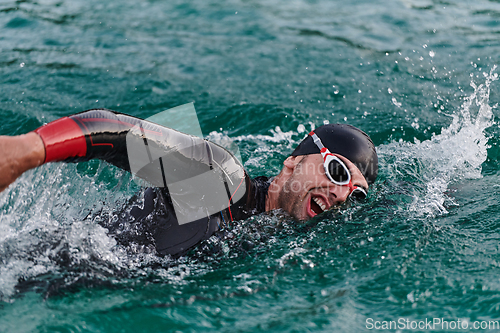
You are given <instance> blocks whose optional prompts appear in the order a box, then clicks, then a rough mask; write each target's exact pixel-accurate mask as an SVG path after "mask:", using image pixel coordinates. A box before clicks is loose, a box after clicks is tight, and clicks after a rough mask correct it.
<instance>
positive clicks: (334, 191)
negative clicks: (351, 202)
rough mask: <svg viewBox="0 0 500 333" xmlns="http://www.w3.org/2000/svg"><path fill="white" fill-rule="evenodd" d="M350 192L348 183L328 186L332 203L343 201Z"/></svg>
mask: <svg viewBox="0 0 500 333" xmlns="http://www.w3.org/2000/svg"><path fill="white" fill-rule="evenodd" d="M349 194H351V188H350V187H349V186H348V185H334V186H333V187H331V188H330V196H331V197H332V205H335V204H340V203H343V202H344V201H346V200H347V198H348V197H349Z"/></svg>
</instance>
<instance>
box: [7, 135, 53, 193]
mask: <svg viewBox="0 0 500 333" xmlns="http://www.w3.org/2000/svg"><path fill="white" fill-rule="evenodd" d="M44 160H45V148H44V145H43V141H42V139H41V138H40V137H39V136H38V134H36V133H35V132H30V133H28V134H24V135H18V136H0V192H1V191H3V190H5V189H6V188H7V187H8V186H9V185H10V184H12V183H13V182H14V181H15V180H16V179H17V177H19V176H20V175H22V174H23V172H25V171H28V170H30V169H33V168H36V167H37V166H39V165H42V164H43V161H44Z"/></svg>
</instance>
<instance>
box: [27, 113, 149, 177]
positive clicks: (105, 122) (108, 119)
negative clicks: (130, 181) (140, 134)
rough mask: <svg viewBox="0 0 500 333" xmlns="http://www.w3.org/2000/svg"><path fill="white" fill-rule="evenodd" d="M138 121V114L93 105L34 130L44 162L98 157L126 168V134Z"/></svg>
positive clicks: (139, 121) (128, 168)
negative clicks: (95, 107) (93, 106)
mask: <svg viewBox="0 0 500 333" xmlns="http://www.w3.org/2000/svg"><path fill="white" fill-rule="evenodd" d="M140 124H141V120H140V119H138V118H134V117H131V116H127V115H124V114H120V113H117V112H114V111H111V110H106V109H95V110H89V111H85V112H82V113H78V114H75V115H72V116H69V117H64V118H61V119H58V120H56V121H53V122H50V123H48V124H46V125H44V126H42V127H40V128H38V129H36V130H35V132H36V133H37V134H38V135H39V136H40V137H41V138H42V141H43V143H44V146H45V161H44V162H45V163H47V162H58V161H64V162H81V161H88V160H91V159H94V158H98V159H101V160H104V161H107V162H109V163H111V164H113V165H115V166H117V167H119V168H122V169H124V170H127V171H130V165H129V160H128V155H127V147H126V136H127V134H128V133H129V131H130V129H131V128H133V127H134V126H140Z"/></svg>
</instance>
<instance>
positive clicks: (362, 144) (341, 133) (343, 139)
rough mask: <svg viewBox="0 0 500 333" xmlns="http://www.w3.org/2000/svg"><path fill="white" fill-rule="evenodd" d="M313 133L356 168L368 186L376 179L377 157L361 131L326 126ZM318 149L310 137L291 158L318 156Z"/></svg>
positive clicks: (347, 126) (344, 126) (334, 125)
mask: <svg viewBox="0 0 500 333" xmlns="http://www.w3.org/2000/svg"><path fill="white" fill-rule="evenodd" d="M314 133H316V135H317V136H318V137H319V138H320V139H321V141H322V142H323V145H325V147H326V148H328V149H329V150H330V151H331V152H332V153H334V154H339V155H342V156H344V157H345V158H347V159H348V160H350V161H351V162H352V163H354V165H356V166H357V167H358V169H359V170H360V171H361V173H362V174H363V176H364V177H365V178H366V181H367V182H368V185H370V184H373V183H374V182H375V179H376V178H377V172H378V157H377V152H376V150H375V146H374V144H373V142H372V140H371V139H370V137H369V136H368V135H367V134H366V133H365V132H363V131H362V130H360V129H358V128H356V127H354V126H351V125H347V124H328V125H323V126H320V127H318V128H317V129H315V130H314ZM319 153H320V151H319V148H318V146H316V144H315V143H314V141H313V139H312V137H311V136H310V135H308V136H307V138H305V139H304V140H302V142H301V143H300V144H299V145H298V147H297V148H295V150H294V151H293V153H292V156H299V155H310V154H319Z"/></svg>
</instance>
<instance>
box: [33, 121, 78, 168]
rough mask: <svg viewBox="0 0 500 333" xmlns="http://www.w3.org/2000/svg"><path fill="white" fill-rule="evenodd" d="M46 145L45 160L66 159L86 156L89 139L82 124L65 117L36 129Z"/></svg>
mask: <svg viewBox="0 0 500 333" xmlns="http://www.w3.org/2000/svg"><path fill="white" fill-rule="evenodd" d="M34 132H35V133H37V134H38V135H39V136H40V138H42V141H43V144H44V146H45V161H44V163H47V162H57V161H64V160H66V159H68V158H71V157H85V155H86V154H87V141H86V140H85V135H84V133H83V131H82V130H81V128H80V126H78V124H77V123H76V122H75V121H74V120H72V119H71V118H68V117H64V118H61V119H58V120H55V121H53V122H50V123H48V124H46V125H44V126H42V127H39V128H37V129H36V130H35V131H34Z"/></svg>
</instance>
